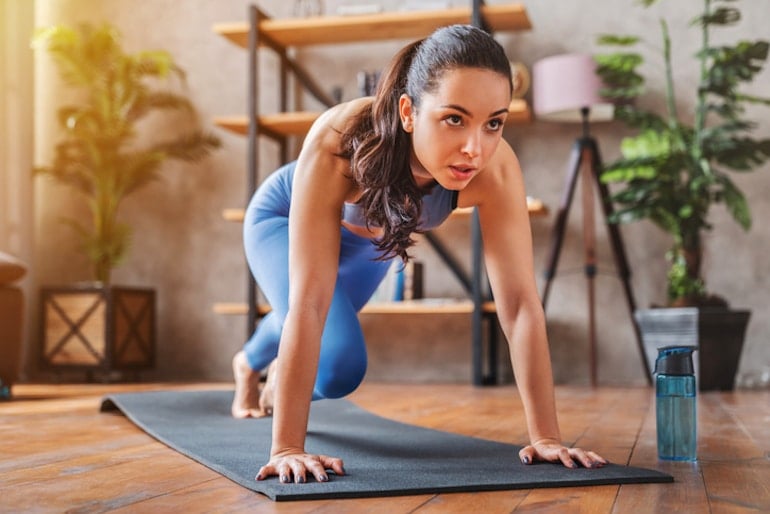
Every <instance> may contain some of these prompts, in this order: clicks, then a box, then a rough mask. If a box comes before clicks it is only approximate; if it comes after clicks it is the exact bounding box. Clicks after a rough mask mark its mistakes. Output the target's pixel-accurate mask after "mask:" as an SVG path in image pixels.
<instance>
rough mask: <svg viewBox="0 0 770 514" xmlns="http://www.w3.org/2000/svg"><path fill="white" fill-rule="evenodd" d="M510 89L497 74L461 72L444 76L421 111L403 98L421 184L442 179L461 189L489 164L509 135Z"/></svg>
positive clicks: (404, 117) (477, 70)
mask: <svg viewBox="0 0 770 514" xmlns="http://www.w3.org/2000/svg"><path fill="white" fill-rule="evenodd" d="M510 91H511V90H510V85H509V84H508V81H507V79H506V78H505V77H504V76H503V75H500V74H499V73H497V72H494V71H491V70H487V69H481V68H458V69H454V70H450V71H447V72H445V73H444V75H443V76H442V77H441V79H440V81H439V86H438V89H437V90H436V91H435V92H434V93H430V94H429V93H426V94H424V95H423V96H422V98H421V100H420V107H419V109H417V110H415V109H414V106H413V105H412V102H411V100H410V99H409V97H408V96H406V95H403V96H402V97H401V100H400V104H399V107H400V113H401V120H402V123H403V126H404V129H405V130H406V131H407V132H410V133H411V134H412V158H411V165H412V173H413V174H414V176H415V180H416V181H417V183H418V185H421V186H422V185H427V184H428V183H430V182H431V181H432V180H436V181H437V182H438V183H439V184H441V185H442V186H443V187H445V188H447V189H451V190H461V189H463V188H465V186H467V185H468V183H469V182H470V181H471V180H472V179H473V177H475V176H476V175H477V174H478V173H479V172H480V171H481V170H483V169H484V167H485V166H486V165H487V163H488V162H489V159H490V158H491V157H492V155H493V154H494V152H495V149H496V148H497V145H498V144H499V143H500V139H501V138H502V135H503V125H504V124H505V119H506V117H507V116H508V106H509V104H510V102H511V92H510Z"/></svg>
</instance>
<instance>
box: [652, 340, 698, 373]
mask: <svg viewBox="0 0 770 514" xmlns="http://www.w3.org/2000/svg"><path fill="white" fill-rule="evenodd" d="M695 350H697V347H695V346H665V347H663V348H658V358H657V360H656V361H655V373H656V374H658V375H692V374H693V373H694V372H695V370H694V368H693V364H692V352H694V351H695Z"/></svg>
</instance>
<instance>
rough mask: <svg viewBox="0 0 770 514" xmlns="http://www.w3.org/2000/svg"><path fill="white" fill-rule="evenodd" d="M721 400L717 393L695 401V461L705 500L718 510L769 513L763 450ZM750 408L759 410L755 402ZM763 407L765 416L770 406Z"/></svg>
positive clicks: (769, 483) (768, 467)
mask: <svg viewBox="0 0 770 514" xmlns="http://www.w3.org/2000/svg"><path fill="white" fill-rule="evenodd" d="M722 399H723V395H722V394H721V393H709V394H702V395H701V396H700V398H699V403H698V408H699V411H700V412H699V414H698V421H699V423H700V430H699V437H698V460H699V464H700V466H701V468H702V474H703V478H704V481H705V483H706V491H707V493H708V498H709V503H710V505H711V506H712V507H713V508H715V509H717V508H718V509H719V510H720V511H722V510H724V511H730V510H736V511H742V510H746V509H748V510H751V511H757V512H770V460H768V458H767V457H768V455H767V450H766V449H763V448H761V447H759V446H758V445H757V443H756V442H755V441H754V439H753V438H752V437H751V436H750V434H749V433H748V432H747V431H746V430H745V429H744V427H743V426H742V424H740V423H738V421H737V418H736V417H735V416H734V415H733V414H732V413H731V412H730V410H729V409H726V408H725V406H724V403H723V401H722ZM754 410H756V411H759V412H761V411H762V409H757V408H756V405H755V406H754ZM764 410H765V417H767V414H768V410H770V409H764ZM768 440H770V439H765V440H764V444H765V445H766V444H767V441H768Z"/></svg>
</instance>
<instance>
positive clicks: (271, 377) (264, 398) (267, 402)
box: [259, 359, 278, 416]
mask: <svg viewBox="0 0 770 514" xmlns="http://www.w3.org/2000/svg"><path fill="white" fill-rule="evenodd" d="M277 362H278V359H273V362H271V363H270V366H268V367H267V380H266V381H265V386H264V387H263V388H262V394H260V395H259V408H260V409H261V411H262V412H264V413H265V416H272V415H273V404H274V403H275V399H274V393H275V370H276V365H277Z"/></svg>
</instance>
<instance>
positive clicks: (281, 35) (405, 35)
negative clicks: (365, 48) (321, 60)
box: [214, 3, 532, 48]
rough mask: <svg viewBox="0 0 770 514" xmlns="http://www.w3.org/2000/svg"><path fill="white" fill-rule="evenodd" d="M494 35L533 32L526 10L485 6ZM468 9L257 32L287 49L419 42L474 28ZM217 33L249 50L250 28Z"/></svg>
mask: <svg viewBox="0 0 770 514" xmlns="http://www.w3.org/2000/svg"><path fill="white" fill-rule="evenodd" d="M481 12H482V15H483V16H484V19H485V20H487V22H488V23H489V28H490V29H491V30H492V31H512V30H529V29H531V28H532V23H531V22H530V20H529V16H528V15H527V11H526V8H525V7H524V6H523V5H522V4H517V3H514V4H506V5H487V6H482V8H481ZM470 22H471V9H470V7H453V8H448V9H440V10H427V11H398V12H383V13H376V14H364V15H354V16H336V15H331V16H315V17H309V18H284V19H273V18H266V19H263V20H262V21H260V23H259V30H260V32H261V33H262V34H264V35H265V36H266V37H268V38H270V39H271V40H272V41H274V42H275V43H277V44H279V45H281V46H284V47H289V46H307V45H326V44H339V43H352V42H368V41H382V40H387V39H416V38H419V37H424V36H427V35H429V34H430V33H431V32H433V31H434V30H436V29H437V28H439V27H443V26H446V25H453V24H456V23H470ZM214 32H216V33H218V34H220V35H222V36H224V37H226V38H227V39H229V40H230V41H232V42H233V43H235V44H237V45H238V46H241V47H243V48H246V47H247V46H248V34H249V26H248V23H244V22H234V23H218V24H215V25H214Z"/></svg>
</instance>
